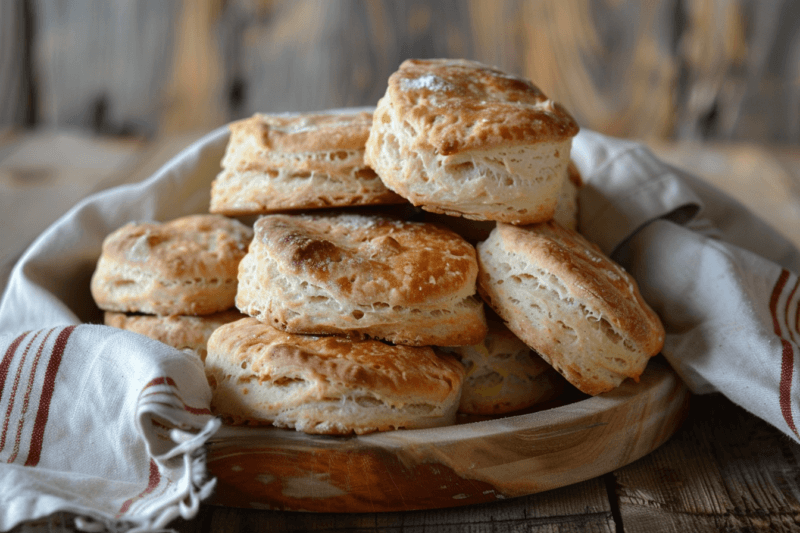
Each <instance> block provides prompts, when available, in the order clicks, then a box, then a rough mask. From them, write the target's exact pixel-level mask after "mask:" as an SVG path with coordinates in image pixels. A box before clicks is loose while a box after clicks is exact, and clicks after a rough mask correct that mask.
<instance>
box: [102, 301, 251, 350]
mask: <svg viewBox="0 0 800 533" xmlns="http://www.w3.org/2000/svg"><path fill="white" fill-rule="evenodd" d="M244 317H245V315H243V314H242V313H240V312H239V311H238V310H237V309H229V310H227V311H221V312H219V313H213V314H210V315H201V316H186V315H174V316H158V315H136V314H127V313H117V312H114V311H106V313H105V316H104V323H105V325H106V326H112V327H115V328H119V329H125V330H128V331H133V332H134V333H139V334H141V335H145V336H146V337H150V338H151V339H155V340H157V341H159V342H163V343H164V344H166V345H168V346H172V347H173V348H177V349H178V350H192V351H193V352H195V353H196V354H197V355H198V356H199V357H200V360H201V361H205V358H206V353H207V352H206V344H207V343H208V338H209V337H211V334H212V333H214V330H215V329H217V328H218V327H220V326H222V325H223V324H228V323H230V322H235V321H236V320H240V319H242V318H244Z"/></svg>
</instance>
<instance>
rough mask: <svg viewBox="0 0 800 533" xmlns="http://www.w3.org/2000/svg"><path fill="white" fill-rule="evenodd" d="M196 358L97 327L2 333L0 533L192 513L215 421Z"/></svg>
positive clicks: (209, 484) (148, 521)
mask: <svg viewBox="0 0 800 533" xmlns="http://www.w3.org/2000/svg"><path fill="white" fill-rule="evenodd" d="M210 401H211V395H210V390H209V388H208V386H207V384H206V381H205V377H204V374H203V369H202V364H201V362H200V359H199V358H198V357H197V356H196V355H194V354H191V353H185V352H181V351H178V350H175V349H172V348H169V347H168V346H166V345H164V344H161V343H159V342H155V341H151V340H150V339H148V338H146V337H143V336H140V335H137V334H134V333H130V332H126V331H122V330H117V329H114V328H110V327H106V326H99V325H65V326H54V327H49V328H43V329H39V330H35V331H26V332H22V333H19V334H4V335H0V530H3V531H5V530H8V529H10V528H12V527H13V526H15V525H17V524H19V523H21V522H23V521H28V520H32V519H37V518H44V517H47V516H50V515H52V514H53V513H56V512H67V513H71V514H73V515H74V516H76V517H77V521H76V525H77V526H78V527H79V528H82V529H85V530H89V531H98V530H103V529H107V530H111V531H119V530H133V531H137V530H138V531H152V530H157V529H159V528H163V527H165V526H166V525H167V524H168V523H169V522H170V521H171V520H173V519H174V518H176V517H178V516H181V515H182V516H184V517H185V518H191V517H192V516H194V514H195V513H196V511H197V508H198V505H199V502H200V500H202V499H203V498H205V497H206V496H207V495H208V494H209V493H210V491H211V490H212V488H213V486H214V483H213V481H209V480H208V479H206V477H205V475H206V471H205V464H204V461H203V459H204V457H203V444H204V443H205V441H206V439H207V438H208V437H209V436H210V435H211V434H212V433H213V432H214V431H216V429H217V428H218V427H219V421H218V420H217V419H215V418H214V417H212V416H211V413H210V411H209V408H208V406H209V403H210Z"/></svg>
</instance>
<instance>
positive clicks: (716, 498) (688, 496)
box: [615, 395, 800, 533]
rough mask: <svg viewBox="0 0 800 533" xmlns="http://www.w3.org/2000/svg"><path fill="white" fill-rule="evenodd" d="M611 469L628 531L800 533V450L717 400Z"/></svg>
mask: <svg viewBox="0 0 800 533" xmlns="http://www.w3.org/2000/svg"><path fill="white" fill-rule="evenodd" d="M691 413H692V414H691V415H690V416H689V418H688V419H687V421H686V424H685V426H684V428H683V429H682V430H680V431H679V432H678V433H676V435H675V436H674V437H673V438H672V440H670V441H669V442H667V444H665V445H664V446H663V447H661V448H660V449H658V450H656V451H655V452H654V453H652V454H650V455H648V456H646V457H644V458H643V459H641V460H639V461H637V462H635V463H633V464H631V465H628V466H627V467H624V468H622V469H619V470H617V471H616V472H615V475H616V483H617V485H616V493H617V495H618V497H619V506H620V513H621V516H622V523H623V525H624V529H625V531H626V532H630V533H637V532H651V531H655V530H658V531H708V532H716V531H753V532H757V531H764V532H766V531H798V530H800V465H799V464H800V463H799V461H798V460H799V459H800V445H798V444H795V443H793V442H791V441H789V439H786V438H785V437H783V435H782V434H781V433H780V432H779V431H778V430H777V429H775V428H773V427H772V426H770V425H768V424H767V423H766V422H764V421H762V420H760V419H758V418H756V417H754V416H752V415H750V414H748V413H746V412H745V411H744V410H742V409H741V408H739V407H738V406H735V405H734V404H732V403H731V402H730V401H729V400H727V399H725V398H724V397H722V396H718V395H714V396H702V397H695V398H693V404H692V412H691Z"/></svg>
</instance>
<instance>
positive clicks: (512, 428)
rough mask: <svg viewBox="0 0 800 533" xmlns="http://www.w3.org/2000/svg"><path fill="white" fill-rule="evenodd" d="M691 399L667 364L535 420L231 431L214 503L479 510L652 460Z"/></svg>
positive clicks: (216, 448)
mask: <svg viewBox="0 0 800 533" xmlns="http://www.w3.org/2000/svg"><path fill="white" fill-rule="evenodd" d="M688 400H689V392H688V389H687V388H686V386H685V385H683V383H682V382H681V381H680V379H679V378H678V377H677V376H676V374H675V373H674V372H673V371H672V369H670V368H669V366H668V365H667V364H666V363H665V362H664V361H663V360H662V359H661V358H660V357H658V358H655V359H653V360H651V361H650V363H649V364H648V367H647V369H646V370H645V372H644V374H643V375H642V377H641V379H640V381H639V383H635V382H633V381H632V380H626V381H625V382H624V383H623V384H622V385H621V386H620V387H618V388H617V389H615V390H613V391H611V392H608V393H605V394H602V395H600V396H596V397H593V398H587V399H583V400H580V401H576V402H574V403H570V404H567V405H563V406H560V407H555V408H552V409H547V410H544V411H539V412H535V413H530V414H525V415H517V416H510V417H507V418H500V419H494V420H487V421H482V422H471V423H466V424H460V425H455V426H450V427H445V428H437V429H424V430H407V431H406V430H404V431H391V432H386V433H375V434H371V435H365V436H360V437H326V436H313V435H306V434H303V433H298V432H295V431H292V430H285V429H276V428H236V427H224V428H222V430H221V431H220V432H219V433H218V435H217V436H216V437H215V438H214V439H213V440H212V441H211V442H209V444H208V445H207V450H208V457H207V460H208V466H209V468H210V470H211V473H212V474H213V475H215V476H216V477H217V488H216V490H215V492H214V495H213V496H212V498H211V500H210V501H209V503H212V504H217V505H225V506H231V507H254V508H260V509H279V510H292V511H315V512H381V511H409V510H415V509H434V508H444V507H455V506H460V505H471V504H475V503H482V502H488V501H494V500H498V499H503V498H510V497H515V496H523V495H527V494H533V493H537V492H542V491H546V490H550V489H554V488H557V487H563V486H566V485H570V484H572V483H577V482H580V481H584V480H587V479H591V478H593V477H596V476H599V475H602V474H605V473H607V472H610V471H612V470H615V469H617V468H619V467H621V466H624V465H626V464H628V463H631V462H633V461H635V460H636V459H638V458H640V457H642V456H644V455H646V454H648V453H650V452H651V451H653V450H654V449H656V448H657V447H658V446H660V445H661V444H662V443H663V442H664V441H666V440H667V439H668V438H669V437H670V436H671V435H672V434H673V433H674V432H675V430H676V429H677V428H678V426H679V425H680V423H681V421H682V420H683V418H684V415H685V413H686V410H687V407H688Z"/></svg>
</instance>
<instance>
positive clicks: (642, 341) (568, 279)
mask: <svg viewBox="0 0 800 533" xmlns="http://www.w3.org/2000/svg"><path fill="white" fill-rule="evenodd" d="M478 262H479V264H480V273H479V275H478V290H479V292H480V294H481V296H482V297H483V298H484V300H485V301H486V302H487V303H488V304H489V306H490V307H491V308H492V309H494V310H495V311H496V312H497V314H498V315H500V317H501V318H502V319H503V320H504V321H505V322H506V324H507V325H508V328H509V329H510V330H511V331H512V332H514V334H516V335H517V336H518V337H519V338H520V339H522V340H523V341H524V342H525V343H526V344H527V345H528V346H530V347H532V348H534V349H535V350H536V351H537V352H538V353H539V354H540V355H541V356H542V358H544V359H545V360H546V361H547V362H549V363H550V364H551V365H552V366H553V367H554V368H555V369H556V370H558V371H559V372H560V373H561V374H562V375H564V377H566V378H567V380H568V381H569V382H570V383H572V384H573V385H575V386H576V387H577V388H578V389H580V390H581V391H583V392H585V393H587V394H592V395H595V394H599V393H602V392H606V391H608V390H611V389H613V388H614V387H616V386H618V385H619V384H620V383H621V382H622V381H623V380H624V379H625V378H627V377H630V378H633V379H638V377H639V375H640V374H641V373H642V371H643V370H644V368H645V366H646V364H647V361H648V360H649V358H650V357H652V356H654V355H656V354H657V353H658V352H659V351H660V350H661V348H662V346H663V343H664V328H663V326H662V325H661V321H660V319H659V318H658V315H656V313H655V312H654V311H653V310H652V309H651V308H650V307H649V306H648V305H647V303H646V302H645V301H644V299H643V298H642V296H641V294H640V293H639V288H638V286H637V285H636V282H635V280H634V279H633V278H632V277H631V276H630V275H629V274H628V273H627V272H625V270H624V269H623V268H622V267H620V266H619V265H617V264H616V263H614V262H613V261H612V260H611V259H609V258H607V257H605V256H604V255H603V254H602V253H601V252H600V250H599V249H598V248H597V247H596V246H594V245H592V244H591V243H589V242H588V241H587V240H586V239H584V238H583V237H581V236H580V235H579V234H577V233H576V232H574V231H571V230H568V229H565V228H563V227H561V226H560V225H558V224H557V223H555V222H553V221H550V222H547V223H543V224H536V225H532V226H526V227H516V226H512V225H508V224H498V225H497V227H496V228H495V230H494V231H493V232H492V234H491V235H490V236H489V238H488V239H487V240H486V241H484V242H483V243H481V244H479V245H478Z"/></svg>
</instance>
